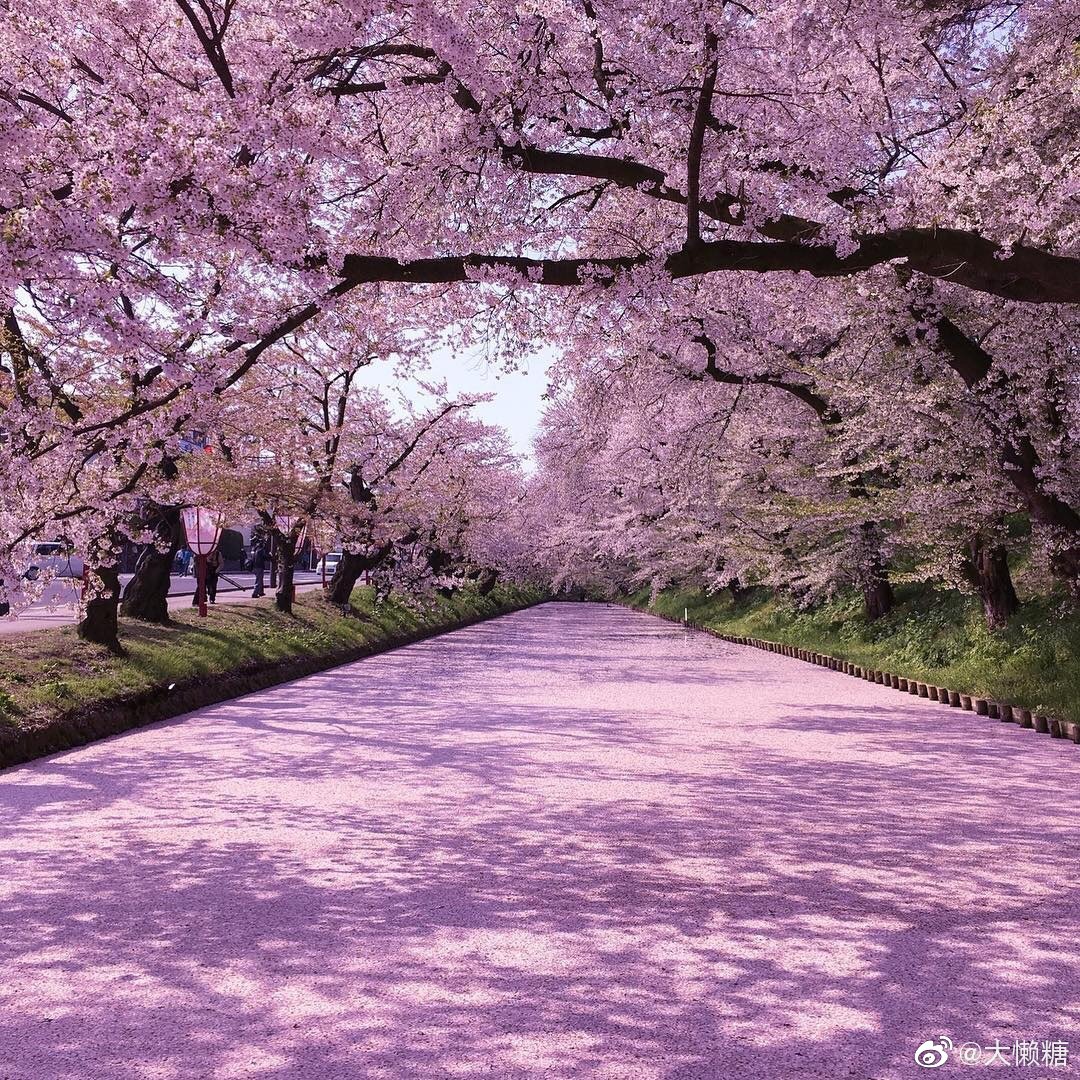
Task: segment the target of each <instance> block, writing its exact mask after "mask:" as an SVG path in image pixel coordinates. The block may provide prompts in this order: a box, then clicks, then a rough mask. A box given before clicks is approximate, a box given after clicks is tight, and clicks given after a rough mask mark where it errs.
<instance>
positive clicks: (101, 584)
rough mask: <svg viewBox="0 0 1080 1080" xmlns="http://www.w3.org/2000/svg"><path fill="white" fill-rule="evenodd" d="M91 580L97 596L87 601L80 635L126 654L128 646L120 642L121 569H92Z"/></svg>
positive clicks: (118, 654) (109, 567)
mask: <svg viewBox="0 0 1080 1080" xmlns="http://www.w3.org/2000/svg"><path fill="white" fill-rule="evenodd" d="M95 578H96V579H97V581H95V580H94V579H95ZM90 579H91V582H90V584H91V588H92V589H93V590H94V591H95V592H96V595H94V596H93V597H92V598H91V599H90V600H89V601H87V604H86V612H85V614H84V615H83V618H82V622H80V623H79V626H78V634H79V637H81V638H82V639H83V640H85V641H92V642H94V644H96V645H104V646H105V648H107V649H108V650H109V651H110V652H112V653H115V654H116V655H117V656H122V655H123V654H124V649H123V646H122V645H121V644H120V624H119V622H118V620H117V610H118V608H119V606H120V568H119V566H106V567H98V568H97V569H96V570H91V571H90Z"/></svg>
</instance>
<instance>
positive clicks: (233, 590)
mask: <svg viewBox="0 0 1080 1080" xmlns="http://www.w3.org/2000/svg"><path fill="white" fill-rule="evenodd" d="M131 576H132V575H131V574H121V575H120V582H121V584H122V585H126V584H127V583H128V582H129V581H130V580H131ZM230 579H231V580H230ZM269 580H270V575H269V574H267V576H266V590H267V595H270V593H271V592H272V591H273V590H272V589H271V588H270V584H269ZM254 587H255V575H254V574H240V573H230V574H228V575H227V577H226V576H222V579H221V587H220V588H219V589H218V595H217V602H218V603H219V604H242V603H246V602H247V601H248V600H250V599H251V590H252V589H253V588H254ZM321 587H322V577H321V575H319V574H317V573H307V572H300V573H298V574H297V575H296V589H297V592H310V591H311V590H312V589H315V588H321ZM80 590H81V583H80V582H79V581H77V580H76V581H73V580H72V579H71V578H57V579H56V580H55V581H53V582H51V583H50V584H49V586H48V588H47V589H46V592H45V596H44V597H42V599H41V600H39V601H38V602H37V603H35V604H32V605H31V606H30V607H28V608H25V609H24V610H23V611H21V612H16V613H14V614H11V615H9V616H7V617H6V618H0V636H3V635H4V634H23V633H26V632H27V631H28V630H47V629H49V628H50V627H52V626H67V625H69V624H71V623H74V622H78V621H79V593H80ZM194 593H195V579H194V578H193V577H181V576H180V575H178V574H174V575H173V577H172V578H171V579H170V581H169V610H170V611H178V610H180V609H182V608H185V607H191V599H192V596H193V595H194ZM0 1075H2V1074H0Z"/></svg>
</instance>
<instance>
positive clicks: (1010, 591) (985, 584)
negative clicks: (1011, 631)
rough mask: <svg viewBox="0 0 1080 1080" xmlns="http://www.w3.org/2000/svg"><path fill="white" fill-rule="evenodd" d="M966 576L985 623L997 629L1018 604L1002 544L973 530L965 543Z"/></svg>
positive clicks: (1007, 619) (1010, 615)
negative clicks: (991, 540)
mask: <svg viewBox="0 0 1080 1080" xmlns="http://www.w3.org/2000/svg"><path fill="white" fill-rule="evenodd" d="M968 575H969V576H970V578H971V581H972V584H973V585H974V586H975V588H976V589H977V590H978V592H979V599H980V600H981V601H982V608H983V615H985V617H986V625H987V626H988V627H989V628H990V629H991V630H1000V629H1001V628H1002V627H1003V626H1005V625H1006V624H1007V623H1008V621H1009V619H1010V618H1012V616H1013V614H1014V612H1015V611H1016V608H1017V606H1018V604H1019V601H1018V600H1017V599H1016V590H1015V589H1014V588H1013V583H1012V576H1011V575H1010V573H1009V557H1008V553H1007V552H1006V550H1005V546H1004V544H993V543H987V541H986V537H985V536H983V534H982V533H976V534H975V535H974V536H973V537H972V538H971V541H970V542H969V544H968Z"/></svg>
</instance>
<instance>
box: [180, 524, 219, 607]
mask: <svg viewBox="0 0 1080 1080" xmlns="http://www.w3.org/2000/svg"><path fill="white" fill-rule="evenodd" d="M183 516H184V534H185V536H186V537H187V545H188V547H189V548H191V550H192V551H193V552H194V553H195V580H196V582H197V584H196V586H195V598H196V600H197V601H198V604H199V614H200V615H201V616H202V617H203V618H206V560H207V559H208V558H209V557H210V556H211V555H212V554H213V553H214V549H215V548H216V547H217V545H218V540H219V539H220V538H221V526H222V523H223V521H224V518H225V515H224V514H222V513H221V511H220V510H210V509H208V508H207V507H205V506H189V507H186V508H185V510H184V513H183Z"/></svg>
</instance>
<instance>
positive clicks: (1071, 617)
mask: <svg viewBox="0 0 1080 1080" xmlns="http://www.w3.org/2000/svg"><path fill="white" fill-rule="evenodd" d="M897 599H898V603H897V606H896V608H895V610H894V611H892V612H891V613H890V614H889V615H887V616H885V618H883V619H879V620H877V621H876V622H871V623H868V622H867V621H866V620H865V618H863V615H862V603H861V600H860V599H859V598H856V597H854V596H842V597H839V598H837V599H835V600H832V601H829V602H827V603H824V604H820V605H818V606H816V607H814V608H810V609H806V610H800V609H798V608H796V607H795V606H794V605H792V604H791V603H790V602H787V601H785V600H783V599H781V598H778V597H776V596H772V595H768V594H766V593H764V592H762V591H758V590H755V591H754V592H752V593H751V594H749V595H748V596H745V597H743V598H741V599H740V600H738V601H735V600H733V599H732V598H731V596H730V595H729V594H728V593H721V594H718V595H715V596H707V595H706V594H705V593H704V592H702V591H701V590H677V589H672V590H668V591H666V592H664V593H661V594H660V596H659V597H658V598H657V600H656V603H655V604H654V605H653V606H652V607H651V608H650V606H649V594H648V591H647V590H646V591H642V592H639V593H636V594H635V595H634V596H632V597H629V598H628V602H629V603H630V604H632V605H633V606H634V607H637V608H641V609H643V610H652V611H655V612H656V613H658V614H661V615H666V616H669V617H671V618H678V619H681V618H682V617H683V609H684V608H685V609H686V611H687V614H688V616H689V618H690V620H691V621H692V622H696V623H700V624H702V625H705V626H709V627H713V628H715V629H717V630H721V631H723V632H724V633H728V634H738V635H742V636H745V637H758V638H764V639H766V640H768V641H779V642H783V643H784V644H787V645H797V646H799V647H801V648H804V649H811V650H813V651H815V652H822V653H827V654H829V655H830V656H835V657H838V658H840V659H843V660H850V661H852V662H853V663H856V664H862V665H864V666H866V667H871V668H878V669H880V670H887V671H890V672H893V673H894V674H896V675H901V676H903V677H905V678H909V679H911V678H914V679H918V680H920V681H923V682H927V683H933V684H935V685H938V686H948V687H950V688H951V689H954V690H959V691H961V692H964V693H971V694H977V695H979V696H980V697H989V698H994V699H996V700H999V701H1007V702H1010V703H1012V704H1015V705H1023V706H1027V707H1029V708H1033V709H1034V708H1040V707H1041V708H1044V709H1045V710H1046V711H1047V712H1048V713H1050V714H1051V715H1054V716H1060V717H1061V718H1063V719H1067V720H1080V614H1078V613H1077V612H1075V611H1074V610H1070V609H1069V608H1068V606H1067V605H1066V604H1065V602H1064V601H1063V600H1061V599H1058V600H1052V599H1048V598H1038V599H1033V600H1030V601H1028V602H1026V603H1024V604H1023V605H1022V606H1021V608H1020V611H1019V612H1018V613H1017V614H1016V616H1015V617H1014V618H1013V619H1012V621H1011V622H1010V624H1009V626H1008V628H1007V629H1005V630H1002V631H997V632H991V631H989V630H987V629H986V625H985V623H984V622H983V619H982V613H981V611H980V609H979V605H978V603H977V602H975V601H973V600H971V599H969V598H967V597H964V596H961V595H960V594H958V593H937V592H932V591H927V590H920V589H916V588H913V587H912V588H905V589H901V590H899V592H898V598H897Z"/></svg>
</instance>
